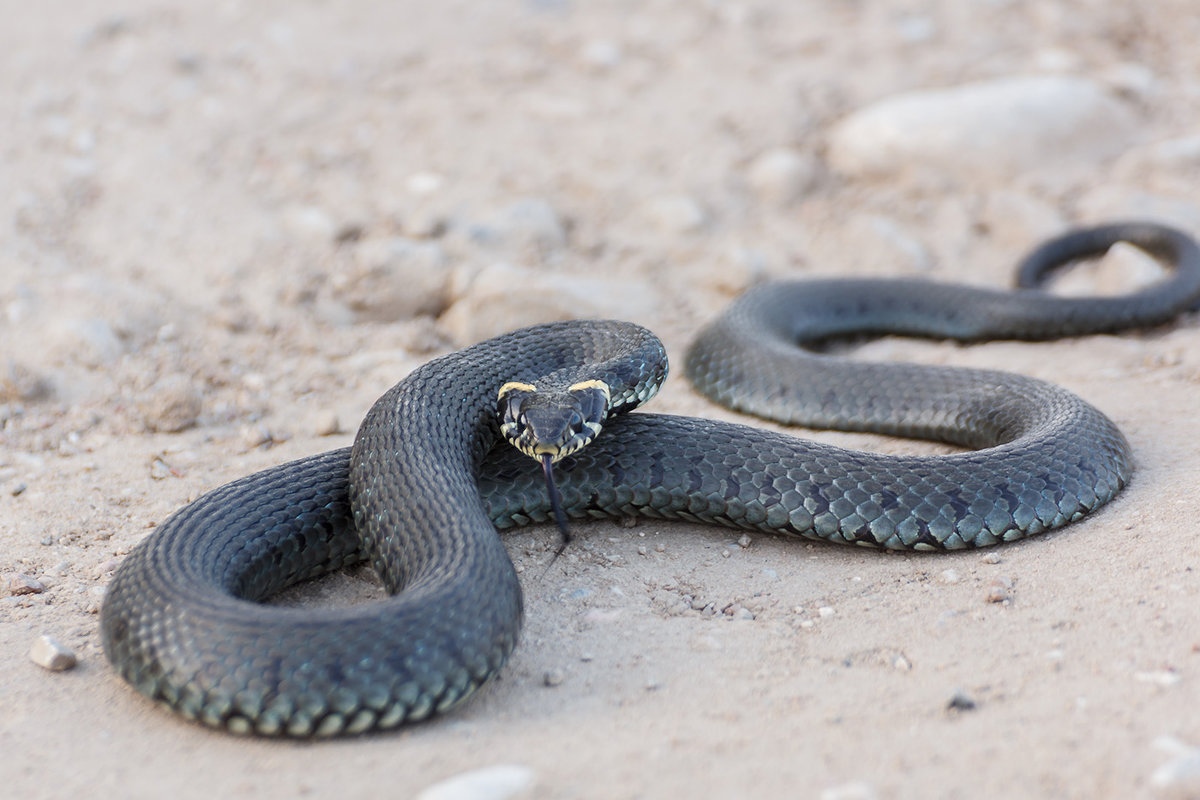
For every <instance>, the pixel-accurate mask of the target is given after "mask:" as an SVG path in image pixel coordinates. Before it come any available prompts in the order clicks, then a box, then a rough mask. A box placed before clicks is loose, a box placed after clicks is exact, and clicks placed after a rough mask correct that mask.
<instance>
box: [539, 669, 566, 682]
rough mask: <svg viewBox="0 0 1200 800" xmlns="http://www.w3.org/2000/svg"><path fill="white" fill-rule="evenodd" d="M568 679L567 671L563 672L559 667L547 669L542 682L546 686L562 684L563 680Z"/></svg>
mask: <svg viewBox="0 0 1200 800" xmlns="http://www.w3.org/2000/svg"><path fill="white" fill-rule="evenodd" d="M566 679H567V673H565V672H563V671H562V670H561V669H559V668H558V667H555V668H554V669H548V670H546V672H545V674H543V675H542V684H543V685H545V686H561V685H562V682H563V681H565V680H566Z"/></svg>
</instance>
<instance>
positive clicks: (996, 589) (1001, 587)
mask: <svg viewBox="0 0 1200 800" xmlns="http://www.w3.org/2000/svg"><path fill="white" fill-rule="evenodd" d="M1012 588H1013V582H1012V579H1011V578H1007V577H1005V576H1000V577H998V578H994V579H993V580H992V582H991V583H989V584H988V589H987V594H986V595H984V600H985V601H987V602H988V603H1004V602H1006V601H1008V600H1010V599H1012Z"/></svg>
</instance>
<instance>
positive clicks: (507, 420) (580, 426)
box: [496, 381, 609, 462]
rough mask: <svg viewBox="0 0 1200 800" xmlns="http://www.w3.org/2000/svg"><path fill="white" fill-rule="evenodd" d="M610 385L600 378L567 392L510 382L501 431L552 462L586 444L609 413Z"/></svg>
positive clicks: (501, 402) (502, 401) (501, 407)
mask: <svg viewBox="0 0 1200 800" xmlns="http://www.w3.org/2000/svg"><path fill="white" fill-rule="evenodd" d="M608 397H609V394H608V387H607V386H606V385H605V384H603V383H601V382H600V381H586V382H583V383H577V384H573V385H572V386H570V387H569V388H567V389H566V390H565V391H541V390H539V389H537V388H536V387H534V386H533V385H531V384H527V383H515V382H514V383H506V384H505V385H504V386H503V387H502V388H501V389H500V396H499V398H498V400H497V404H496V410H497V413H498V414H499V416H500V432H501V433H502V434H503V435H504V437H505V438H506V439H508V441H509V442H510V443H511V444H512V445H513V446H514V447H516V448H517V449H518V450H520V451H521V452H523V453H525V454H526V455H528V456H530V457H531V458H534V459H536V460H538V461H542V460H543V457H545V456H549V457H550V460H551V462H557V461H558V460H559V459H561V458H563V457H565V456H569V455H570V454H571V453H574V452H576V451H578V450H579V449H581V448H583V447H586V446H587V445H588V444H590V443H591V441H592V440H593V439H595V438H596V436H597V435H598V434H599V433H600V431H601V430H602V428H603V426H604V420H605V418H606V417H607V415H608Z"/></svg>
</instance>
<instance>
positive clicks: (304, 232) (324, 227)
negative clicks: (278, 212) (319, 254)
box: [283, 206, 338, 242]
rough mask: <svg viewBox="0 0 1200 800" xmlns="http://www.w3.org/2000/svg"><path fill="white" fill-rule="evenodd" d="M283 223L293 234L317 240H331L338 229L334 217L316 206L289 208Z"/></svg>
mask: <svg viewBox="0 0 1200 800" xmlns="http://www.w3.org/2000/svg"><path fill="white" fill-rule="evenodd" d="M283 224H284V226H285V227H286V228H287V230H288V232H290V233H291V234H292V235H293V236H296V237H297V238H302V239H310V240H313V241H316V242H331V241H333V239H334V237H335V236H336V234H337V231H338V227H337V225H336V224H335V223H334V221H333V218H332V217H330V216H329V215H328V214H327V213H325V212H324V211H322V210H321V209H319V208H316V207H315V206H301V207H299V208H291V209H288V210H287V211H286V212H285V213H284V215H283Z"/></svg>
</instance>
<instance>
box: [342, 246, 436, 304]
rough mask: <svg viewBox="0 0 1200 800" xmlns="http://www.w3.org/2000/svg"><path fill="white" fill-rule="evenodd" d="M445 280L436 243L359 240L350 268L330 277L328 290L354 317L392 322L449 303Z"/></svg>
mask: <svg viewBox="0 0 1200 800" xmlns="http://www.w3.org/2000/svg"><path fill="white" fill-rule="evenodd" d="M450 279H451V271H450V269H449V268H448V266H447V264H446V254H445V251H444V250H443V249H442V246H441V245H440V244H438V243H437V242H430V241H420V240H417V239H410V238H407V237H403V236H394V237H391V238H388V239H364V240H362V241H360V242H358V243H356V244H355V246H354V265H353V266H352V267H351V269H350V270H349V271H348V272H346V273H342V274H337V275H334V276H333V278H332V279H331V281H330V294H331V297H332V299H333V300H334V301H335V302H337V303H340V304H342V305H344V306H345V307H346V308H348V309H349V310H350V312H351V313H352V315H353V317H354V319H355V320H356V321H358V322H395V321H397V320H406V319H412V318H413V317H417V316H421V315H432V316H436V315H437V314H440V313H441V312H442V311H443V310H445V308H446V306H447V304H448V302H449V292H450Z"/></svg>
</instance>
